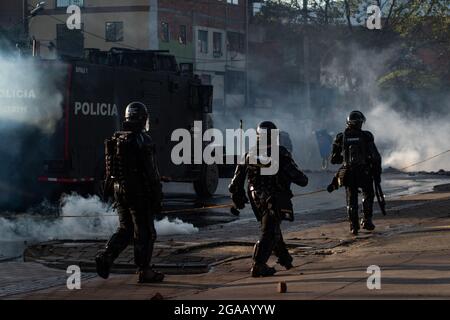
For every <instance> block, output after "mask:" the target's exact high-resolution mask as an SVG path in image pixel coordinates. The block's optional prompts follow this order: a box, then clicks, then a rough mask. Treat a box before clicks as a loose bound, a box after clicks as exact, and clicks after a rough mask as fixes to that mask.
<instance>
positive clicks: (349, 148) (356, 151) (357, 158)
mask: <svg viewBox="0 0 450 320" xmlns="http://www.w3.org/2000/svg"><path fill="white" fill-rule="evenodd" d="M342 139H343V141H342V144H343V151H344V166H346V167H361V166H366V165H367V143H366V141H365V139H364V136H363V133H362V131H360V132H344V133H343V137H342Z"/></svg>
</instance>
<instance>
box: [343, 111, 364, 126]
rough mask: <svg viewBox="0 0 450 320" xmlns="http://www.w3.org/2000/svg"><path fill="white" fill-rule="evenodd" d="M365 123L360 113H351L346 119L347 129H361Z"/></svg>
mask: <svg viewBox="0 0 450 320" xmlns="http://www.w3.org/2000/svg"><path fill="white" fill-rule="evenodd" d="M365 122H366V117H365V116H364V115H363V113H362V112H361V111H352V112H350V114H349V116H348V117H347V127H348V128H356V129H361V128H362V125H363V124H364V123H365Z"/></svg>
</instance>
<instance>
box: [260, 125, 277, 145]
mask: <svg viewBox="0 0 450 320" xmlns="http://www.w3.org/2000/svg"><path fill="white" fill-rule="evenodd" d="M272 130H277V126H276V125H275V124H274V123H273V122H272V121H263V122H261V123H260V124H259V125H258V128H256V134H257V137H258V140H259V139H260V138H261V135H263V134H265V135H266V136H267V140H266V141H267V143H268V144H270V143H271V141H272V140H271V139H272V138H271V133H272Z"/></svg>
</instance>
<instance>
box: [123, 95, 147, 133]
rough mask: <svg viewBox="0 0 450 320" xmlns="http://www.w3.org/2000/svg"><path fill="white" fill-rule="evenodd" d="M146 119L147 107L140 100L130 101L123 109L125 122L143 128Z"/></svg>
mask: <svg viewBox="0 0 450 320" xmlns="http://www.w3.org/2000/svg"><path fill="white" fill-rule="evenodd" d="M147 121H148V112H147V107H146V106H145V104H143V103H142V102H137V101H135V102H131V103H130V104H129V105H128V106H127V108H126V110H125V122H126V123H127V124H129V125H134V126H137V127H139V129H140V130H144V129H145V127H146V125H147Z"/></svg>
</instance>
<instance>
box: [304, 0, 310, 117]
mask: <svg viewBox="0 0 450 320" xmlns="http://www.w3.org/2000/svg"><path fill="white" fill-rule="evenodd" d="M303 24H304V26H303V74H304V82H305V92H304V94H305V100H304V101H305V111H306V114H309V112H310V111H311V84H310V74H309V53H310V52H309V37H308V0H303Z"/></svg>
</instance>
